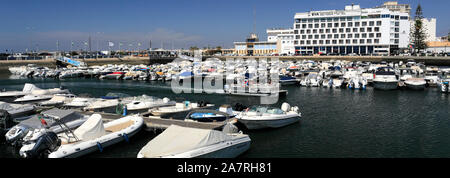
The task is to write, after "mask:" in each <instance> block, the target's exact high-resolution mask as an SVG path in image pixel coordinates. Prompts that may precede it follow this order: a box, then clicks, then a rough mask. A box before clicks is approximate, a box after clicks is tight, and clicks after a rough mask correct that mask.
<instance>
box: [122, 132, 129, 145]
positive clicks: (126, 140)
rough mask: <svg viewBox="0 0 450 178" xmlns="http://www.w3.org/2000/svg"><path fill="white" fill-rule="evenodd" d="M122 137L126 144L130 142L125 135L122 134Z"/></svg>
mask: <svg viewBox="0 0 450 178" xmlns="http://www.w3.org/2000/svg"><path fill="white" fill-rule="evenodd" d="M122 137H123V138H124V139H125V141H126V142H127V143H129V142H130V140H129V139H128V135H127V134H126V133H123V134H122Z"/></svg>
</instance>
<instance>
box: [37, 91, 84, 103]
mask: <svg viewBox="0 0 450 178" xmlns="http://www.w3.org/2000/svg"><path fill="white" fill-rule="evenodd" d="M74 98H76V96H75V95H74V94H56V95H53V97H52V98H51V99H50V100H48V101H42V102H40V103H38V105H39V106H62V105H63V104H65V103H69V102H71V101H72V100H73V99H74Z"/></svg>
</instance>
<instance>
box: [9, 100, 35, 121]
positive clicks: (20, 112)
mask: <svg viewBox="0 0 450 178" xmlns="http://www.w3.org/2000/svg"><path fill="white" fill-rule="evenodd" d="M0 111H3V112H7V114H8V115H9V117H10V118H11V119H16V118H19V117H23V116H28V115H30V114H33V113H35V111H36V107H35V106H34V105H31V104H12V103H5V102H2V101H0ZM5 114H6V113H3V116H4V117H5Z"/></svg>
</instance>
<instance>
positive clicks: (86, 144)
mask: <svg viewBox="0 0 450 178" xmlns="http://www.w3.org/2000/svg"><path fill="white" fill-rule="evenodd" d="M143 124H144V120H143V118H142V117H140V116H138V115H131V116H126V117H123V118H119V119H116V120H113V121H110V122H107V123H103V120H102V116H101V115H100V114H93V115H92V116H91V117H89V119H88V120H87V121H86V122H84V123H83V124H82V125H81V126H80V127H78V128H77V129H75V130H73V131H72V130H70V129H68V130H67V131H65V132H63V133H60V134H56V133H55V132H52V131H49V130H44V131H42V132H39V133H36V134H35V135H34V136H33V138H32V139H30V141H29V142H27V143H24V145H23V146H22V147H21V148H20V151H19V155H20V156H21V157H24V158H34V157H48V158H75V157H80V156H83V155H86V154H89V153H92V152H95V151H97V150H99V151H100V152H102V151H103V149H104V148H106V147H108V146H111V145H114V144H116V143H119V142H121V141H129V139H130V137H132V136H133V135H135V134H136V133H137V132H138V131H139V130H140V129H141V128H142V125H143Z"/></svg>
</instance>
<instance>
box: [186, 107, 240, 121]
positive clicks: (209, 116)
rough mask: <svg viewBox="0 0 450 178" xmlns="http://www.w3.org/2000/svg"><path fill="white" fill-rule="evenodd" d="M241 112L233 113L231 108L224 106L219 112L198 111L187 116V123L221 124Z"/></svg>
mask: <svg viewBox="0 0 450 178" xmlns="http://www.w3.org/2000/svg"><path fill="white" fill-rule="evenodd" d="M238 113H239V112H235V111H233V109H232V108H231V106H229V105H222V106H220V107H219V110H211V109H196V110H193V111H191V112H189V114H187V116H186V118H185V119H184V120H185V121H194V122H221V121H226V120H229V119H231V118H234V117H235V116H236V115H237V114H238Z"/></svg>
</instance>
